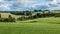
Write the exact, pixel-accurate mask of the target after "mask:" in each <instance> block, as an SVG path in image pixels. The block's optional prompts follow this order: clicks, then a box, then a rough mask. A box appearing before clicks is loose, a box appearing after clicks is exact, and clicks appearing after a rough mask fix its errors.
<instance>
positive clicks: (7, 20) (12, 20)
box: [0, 14, 16, 22]
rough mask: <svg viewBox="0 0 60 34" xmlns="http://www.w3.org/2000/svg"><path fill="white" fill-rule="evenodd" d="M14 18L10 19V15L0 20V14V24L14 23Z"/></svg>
mask: <svg viewBox="0 0 60 34" xmlns="http://www.w3.org/2000/svg"><path fill="white" fill-rule="evenodd" d="M15 21H16V20H15V18H13V17H11V15H9V16H8V18H2V17H1V14H0V22H15Z"/></svg>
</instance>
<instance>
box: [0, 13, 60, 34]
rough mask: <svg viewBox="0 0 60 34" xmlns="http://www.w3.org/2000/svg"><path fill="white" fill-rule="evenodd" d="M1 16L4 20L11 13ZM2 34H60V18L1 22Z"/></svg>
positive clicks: (0, 32)
mask: <svg viewBox="0 0 60 34" xmlns="http://www.w3.org/2000/svg"><path fill="white" fill-rule="evenodd" d="M1 14H2V18H6V17H8V15H9V13H1ZM11 15H12V14H11ZM12 17H15V18H18V17H20V16H19V15H18V16H17V15H12ZM0 34H60V17H56V18H55V17H48V18H36V19H32V20H25V21H16V22H0Z"/></svg>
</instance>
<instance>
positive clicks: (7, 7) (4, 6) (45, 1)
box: [0, 0, 60, 11]
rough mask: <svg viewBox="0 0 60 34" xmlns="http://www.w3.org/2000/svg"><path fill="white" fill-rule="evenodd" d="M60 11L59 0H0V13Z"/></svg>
mask: <svg viewBox="0 0 60 34" xmlns="http://www.w3.org/2000/svg"><path fill="white" fill-rule="evenodd" d="M34 9H37V10H39V9H42V10H44V9H49V10H60V0H0V11H21V10H34Z"/></svg>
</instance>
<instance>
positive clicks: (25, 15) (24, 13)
mask: <svg viewBox="0 0 60 34" xmlns="http://www.w3.org/2000/svg"><path fill="white" fill-rule="evenodd" d="M35 12H38V13H36V14H35V15H33V13H35ZM40 12H42V13H40ZM7 13H11V14H14V15H22V16H21V17H18V18H17V20H19V21H23V20H29V19H36V18H45V17H60V13H52V12H50V11H49V10H45V11H42V10H34V12H31V11H21V12H20V11H14V12H12V11H10V12H7ZM15 21H16V19H15V18H13V17H12V16H11V15H9V16H8V18H1V14H0V22H15Z"/></svg>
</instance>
